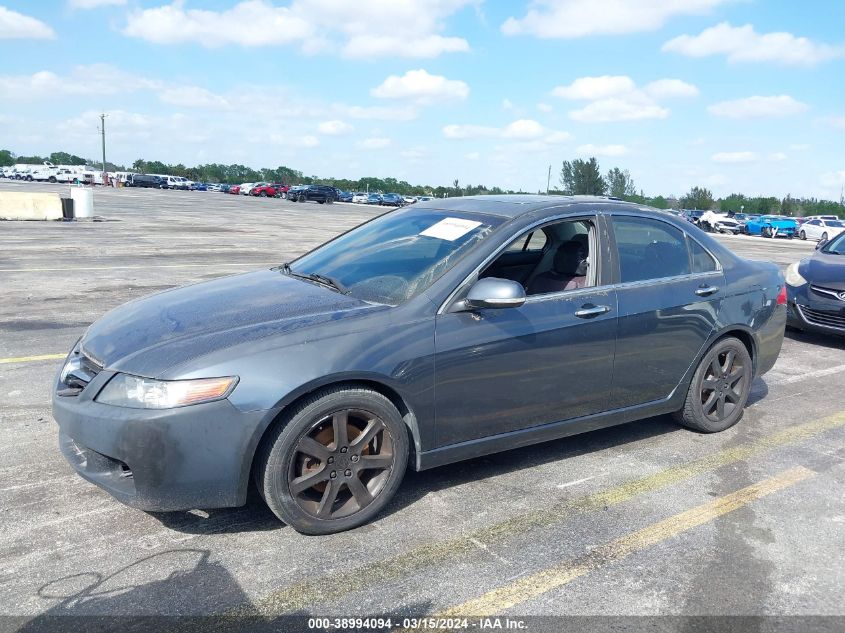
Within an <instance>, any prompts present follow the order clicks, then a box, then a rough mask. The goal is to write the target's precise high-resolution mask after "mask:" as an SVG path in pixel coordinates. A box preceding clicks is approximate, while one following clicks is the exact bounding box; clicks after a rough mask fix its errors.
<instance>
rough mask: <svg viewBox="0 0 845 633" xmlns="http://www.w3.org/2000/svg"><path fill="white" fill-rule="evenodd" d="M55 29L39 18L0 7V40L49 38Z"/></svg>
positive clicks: (52, 35) (54, 34)
mask: <svg viewBox="0 0 845 633" xmlns="http://www.w3.org/2000/svg"><path fill="white" fill-rule="evenodd" d="M55 37H56V33H55V31H53V29H52V28H50V27H49V26H47V25H46V24H44V22H42V21H41V20H36V19H35V18H33V17H30V16H28V15H24V14H23V13H18V12H17V11H12V10H11V9H7V8H6V7H0V40H51V39H53V38H55Z"/></svg>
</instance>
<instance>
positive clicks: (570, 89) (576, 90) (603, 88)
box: [552, 75, 637, 101]
mask: <svg viewBox="0 0 845 633" xmlns="http://www.w3.org/2000/svg"><path fill="white" fill-rule="evenodd" d="M636 87H637V86H636V84H635V83H634V80H633V79H631V78H630V77H628V76H626V75H602V76H600V77H579V78H578V79H576V80H575V81H573V82H572V83H571V84H569V85H568V86H557V87H556V88H555V89H553V90H552V94H553V95H554V96H555V97H561V98H563V99H576V100H585V101H594V100H597V99H606V98H608V97H615V96H617V95H620V94H627V93H630V92H633V91H634V90H635V89H636Z"/></svg>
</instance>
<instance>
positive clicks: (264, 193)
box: [258, 191, 267, 198]
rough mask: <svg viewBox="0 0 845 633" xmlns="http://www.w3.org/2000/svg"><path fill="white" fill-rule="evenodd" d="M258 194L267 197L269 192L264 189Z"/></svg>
mask: <svg viewBox="0 0 845 633" xmlns="http://www.w3.org/2000/svg"><path fill="white" fill-rule="evenodd" d="M258 195H259V197H261V198H266V197H267V192H266V191H262V192H261V193H259V194H258Z"/></svg>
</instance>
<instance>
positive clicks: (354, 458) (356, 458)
mask: <svg viewBox="0 0 845 633" xmlns="http://www.w3.org/2000/svg"><path fill="white" fill-rule="evenodd" d="M358 459H359V457H358V456H357V455H353V456H352V462H353V463H355V462H357V461H358Z"/></svg>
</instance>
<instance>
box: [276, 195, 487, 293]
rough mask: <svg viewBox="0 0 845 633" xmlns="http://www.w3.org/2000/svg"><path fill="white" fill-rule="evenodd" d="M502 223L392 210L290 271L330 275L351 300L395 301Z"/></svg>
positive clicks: (424, 284)
mask: <svg viewBox="0 0 845 633" xmlns="http://www.w3.org/2000/svg"><path fill="white" fill-rule="evenodd" d="M502 222H503V219H502V218H499V217H496V216H489V215H484V214H475V213H454V212H449V213H447V212H445V211H422V210H412V209H407V210H402V211H396V212H394V213H388V214H385V215H383V216H381V217H379V218H377V219H375V220H373V221H371V222H368V223H366V224H363V225H361V226H359V227H358V228H355V229H353V230H351V231H350V232H348V233H346V234H344V235H341V236H340V237H338V238H337V239H335V240H332V241H331V242H329V243H327V244H324V245H323V246H320V247H319V248H317V249H316V250H314V251H312V252H310V253H308V254H307V255H304V256H303V257H301V258H300V259H298V260H296V261H295V262H294V263H293V264H291V269H292V270H293V271H294V272H297V273H300V274H307V273H312V274H313V273H316V274H318V275H322V276H324V277H328V278H331V279H334V280H336V281H337V282H339V283H340V284H341V285H342V286H343V287H344V288H346V289H347V290H348V291H349V294H350V295H352V296H353V297H355V298H357V299H361V300H363V301H370V302H374V303H383V304H388V305H398V304H400V303H403V302H404V301H407V300H408V299H410V298H411V297H413V296H415V295H417V294H419V293H420V292H422V291H423V290H425V289H426V288H428V287H429V286H430V285H431V284H432V283H433V282H434V281H435V280H436V279H437V278H439V277H440V276H441V275H442V274H443V273H444V272H446V271H447V270H448V269H449V268H451V267H452V266H453V265H454V264H455V262H456V261H457V260H458V259H460V258H461V257H462V256H463V255H464V254H466V253H467V252H468V251H469V250H470V249H472V248H473V247H474V246H475V245H476V244H478V242H480V241H481V240H483V239H484V238H485V237H486V236H487V235H489V234H490V232H491V231H492V230H493V229H495V228H496V227H497V226H499V225H500V224H501V223H502Z"/></svg>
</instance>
